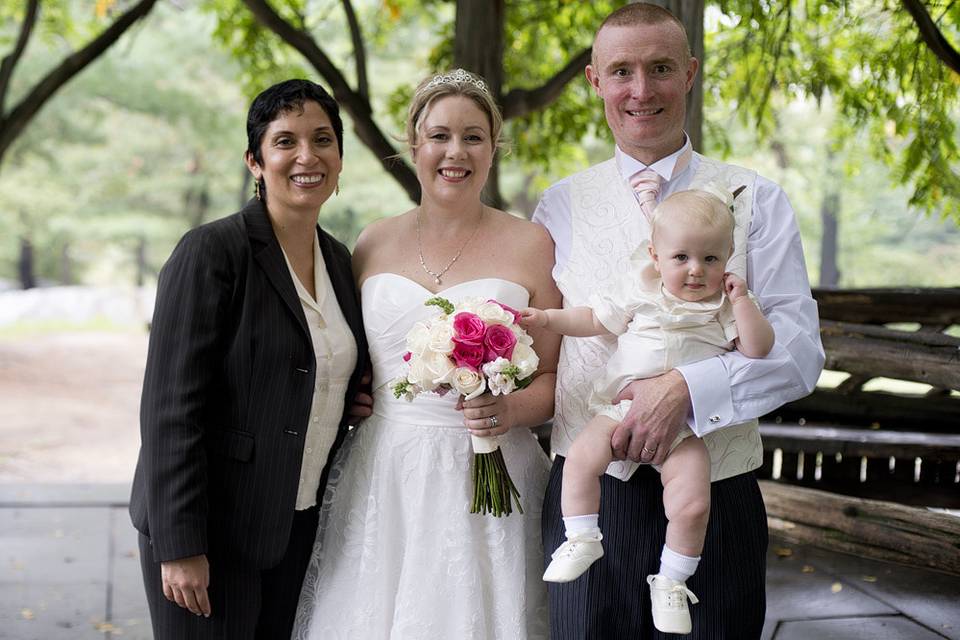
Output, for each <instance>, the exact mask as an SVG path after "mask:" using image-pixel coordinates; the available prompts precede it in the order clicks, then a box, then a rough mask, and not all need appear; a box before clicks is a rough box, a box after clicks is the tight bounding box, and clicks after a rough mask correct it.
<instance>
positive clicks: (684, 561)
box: [660, 545, 700, 582]
mask: <svg viewBox="0 0 960 640" xmlns="http://www.w3.org/2000/svg"><path fill="white" fill-rule="evenodd" d="M699 563H700V556H697V557H696V558H691V557H690V556H684V555H680V554H679V553H677V552H676V551H674V550H673V549H670V548H669V547H668V546H667V545H663V552H662V553H661V554H660V574H661V575H664V576H667V577H668V578H670V579H672V580H676V581H677V582H686V581H687V578H689V577H690V576H692V575H693V574H694V573H695V572H696V570H697V564H699Z"/></svg>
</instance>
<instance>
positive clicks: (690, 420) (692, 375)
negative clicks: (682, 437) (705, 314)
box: [677, 356, 733, 438]
mask: <svg viewBox="0 0 960 640" xmlns="http://www.w3.org/2000/svg"><path fill="white" fill-rule="evenodd" d="M677 371H679V372H680V375H682V376H683V379H684V380H686V382H687V389H688V390H689V391H690V406H691V408H692V411H691V413H692V415H690V416H688V417H687V424H688V425H689V426H690V430H691V431H693V432H694V433H695V434H697V436H698V437H701V438H702V437H703V436H705V435H706V434H708V433H710V432H711V431H716V430H717V429H720V428H723V427H725V426H727V425H729V424H730V423H732V422H733V399H732V396H731V393H730V385H729V384H724V381H726V380H728V379H729V375H728V374H727V368H726V367H725V366H724V364H723V360H721V359H720V358H719V356H718V357H714V358H707V359H706V360H701V361H699V362H691V363H690V364H686V365H683V366H682V367H677Z"/></svg>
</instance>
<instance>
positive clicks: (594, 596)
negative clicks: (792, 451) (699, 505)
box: [542, 456, 767, 640]
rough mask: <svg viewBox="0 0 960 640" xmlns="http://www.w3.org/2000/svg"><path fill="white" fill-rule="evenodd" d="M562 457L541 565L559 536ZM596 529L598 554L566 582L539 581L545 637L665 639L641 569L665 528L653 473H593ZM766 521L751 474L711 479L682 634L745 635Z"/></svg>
mask: <svg viewBox="0 0 960 640" xmlns="http://www.w3.org/2000/svg"><path fill="white" fill-rule="evenodd" d="M563 464H564V459H563V457H561V456H557V457H556V460H555V462H554V464H553V470H552V471H551V475H550V482H549V484H548V485H547V492H546V496H545V497H544V508H543V522H542V527H543V545H544V552H545V563H549V561H550V554H551V553H553V551H554V550H555V549H556V548H557V547H558V546H559V545H560V543H561V542H563V540H564V528H563V521H562V520H561V519H560V518H561V515H560V485H561V478H562V475H563ZM600 500H601V505H600V529H601V531H602V532H603V547H604V556H603V557H602V558H601V559H600V560H598V561H597V562H595V563H594V564H593V566H592V567H590V569H589V571H588V572H587V573H586V574H585V575H583V576H581V577H580V578H578V579H576V580H574V581H573V582H568V583H566V584H554V583H549V584H548V591H549V596H550V632H551V633H550V637H551V638H552V640H619V639H624V640H627V639H629V640H667V639H668V638H677V637H680V636H675V635H672V634H664V633H661V632H659V631H657V630H656V629H655V628H654V626H653V619H652V617H651V613H650V591H649V587H648V586H647V583H646V577H647V575H649V574H652V573H656V572H657V570H658V568H659V566H660V552H661V549H662V547H663V543H664V538H665V534H666V527H667V519H666V516H665V515H664V512H663V487H662V485H661V484H660V475H659V474H658V473H657V472H656V471H655V470H654V469H652V468H651V467H649V466H642V467H640V468H639V469H638V470H637V472H636V473H635V474H634V475H633V477H632V478H631V479H630V480H629V481H628V482H622V481H620V480H617V479H616V478H612V477H610V476H607V475H604V476H602V478H601V498H600ZM766 551H767V519H766V510H765V509H764V506H763V497H762V496H761V494H760V487H759V485H758V484H757V479H756V476H755V475H754V474H753V473H745V474H743V475H739V476H735V477H733V478H728V479H726V480H721V481H719V482H715V483H713V485H712V486H711V510H710V524H709V526H708V529H707V538H706V542H705V544H704V549H703V553H702V555H701V561H700V565H699V566H698V568H697V572H696V573H695V574H694V575H693V577H691V578H690V579H689V580H688V581H687V586H688V587H689V588H690V590H691V591H693V592H694V593H695V594H696V595H697V597H698V598H700V603H699V604H694V605H691V606H690V614H691V618H692V619H693V632H692V634H690V635H688V636H683V637H684V638H689V639H690V640H753V639H756V638H759V637H760V633H761V631H762V629H763V619H764V614H765V612H766V592H765V586H766Z"/></svg>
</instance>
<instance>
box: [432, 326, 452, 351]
mask: <svg viewBox="0 0 960 640" xmlns="http://www.w3.org/2000/svg"><path fill="white" fill-rule="evenodd" d="M427 349H429V350H430V351H433V352H436V353H442V354H444V355H448V354H449V353H450V352H451V351H453V322H450V321H445V322H441V321H439V320H438V321H436V322H434V323H433V325H431V326H430V332H429V341H428V343H427Z"/></svg>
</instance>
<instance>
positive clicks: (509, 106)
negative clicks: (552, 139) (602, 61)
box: [503, 47, 592, 120]
mask: <svg viewBox="0 0 960 640" xmlns="http://www.w3.org/2000/svg"><path fill="white" fill-rule="evenodd" d="M591 51H592V48H591V47H587V48H586V49H584V50H583V51H581V52H580V53H579V54H578V55H577V56H576V57H575V58H573V59H572V60H570V62H568V63H567V64H566V66H564V67H563V68H562V69H560V71H558V72H557V73H556V74H555V75H554V76H553V77H552V78H550V79H549V80H547V81H546V82H545V83H543V84H542V85H541V86H539V87H537V88H536V89H513V90H511V91H510V92H509V93H508V94H507V95H505V96H504V97H503V119H504V120H509V119H510V118H522V117H523V116H525V115H527V114H529V113H532V112H534V111H537V110H539V109H542V108H544V107H546V106H547V105H549V104H550V103H552V102H553V101H554V100H556V99H557V97H558V96H559V95H560V93H561V92H562V91H563V89H564V87H566V86H567V83H568V82H570V81H571V80H572V79H573V78H575V77H576V76H577V75H578V74H579V73H582V72H583V68H584V67H585V66H587V63H588V62H590V53H591Z"/></svg>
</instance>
